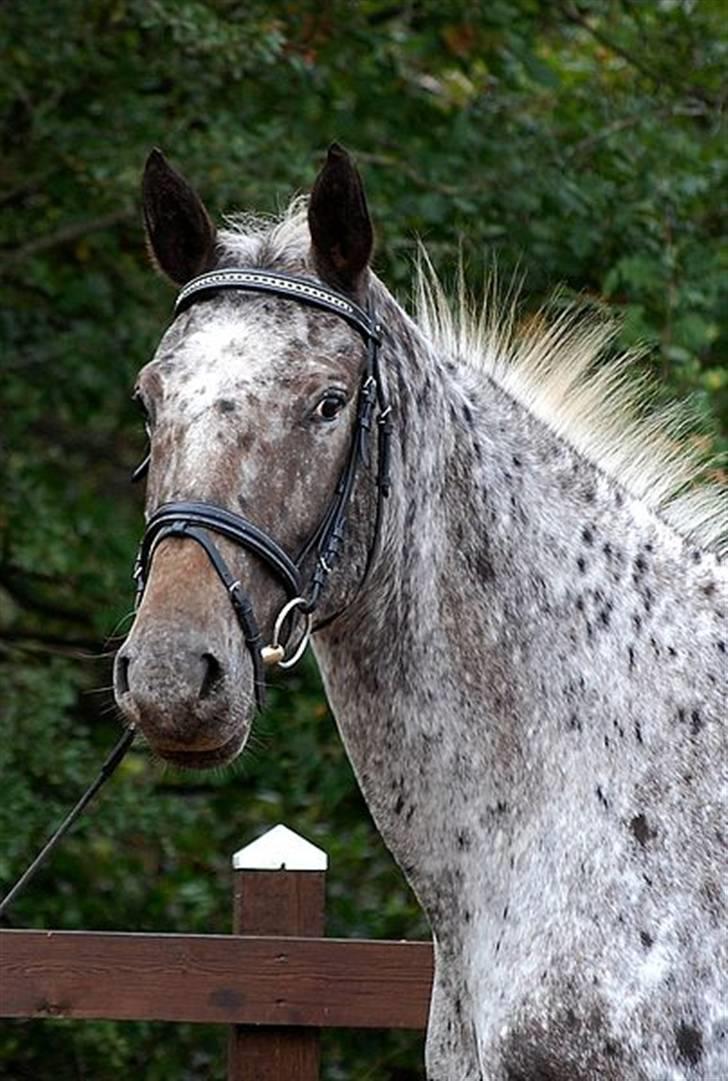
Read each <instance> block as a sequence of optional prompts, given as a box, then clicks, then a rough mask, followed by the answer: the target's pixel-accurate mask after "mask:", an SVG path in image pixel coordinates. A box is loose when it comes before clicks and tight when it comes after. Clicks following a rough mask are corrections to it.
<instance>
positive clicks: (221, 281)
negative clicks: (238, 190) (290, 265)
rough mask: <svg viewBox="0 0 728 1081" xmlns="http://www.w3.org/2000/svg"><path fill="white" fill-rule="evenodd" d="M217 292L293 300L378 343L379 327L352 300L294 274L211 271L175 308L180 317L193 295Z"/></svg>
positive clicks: (187, 290) (182, 294)
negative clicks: (243, 292) (339, 320)
mask: <svg viewBox="0 0 728 1081" xmlns="http://www.w3.org/2000/svg"><path fill="white" fill-rule="evenodd" d="M217 289H244V290H246V291H250V292H253V293H274V294H275V295H276V296H279V297H280V296H283V297H290V298H291V299H292V300H298V301H300V302H301V303H303V304H310V305H312V306H313V307H315V308H323V310H324V311H329V312H332V313H333V314H334V315H338V316H341V318H342V319H345V320H346V321H347V323H349V324H350V326H352V327H354V329H355V330H358V331H359V333H360V334H361V335H362V337H363V338H364V340H365V341H369V340H370V339H372V338H373V339H375V340H377V341H378V340H379V333H378V327H377V326H376V325H375V324H374V322H373V321H372V319H370V317H369V314H368V313H367V312H366V311H365V310H364V309H363V308H361V307H360V306H359V305H358V304H356V303H355V302H354V301H353V300H349V298H348V297H346V296H344V294H343V293H339V292H338V291H337V290H336V289H330V288H329V287H328V286H325V285H319V284H318V283H317V282H313V281H311V280H310V279H308V278H297V277H295V276H294V275H291V274H276V273H275V272H274V271H271V270H246V269H245V268H243V267H233V268H231V269H229V270H212V271H210V272H209V273H207V274H200V275H199V276H198V277H197V278H193V279H192V281H189V282H188V283H187V285H185V286H184V288H182V289H181V290H180V292H179V293H178V295H177V300H176V302H175V306H174V313H175V315H178V314H179V312H180V311H182V310H183V308H185V307H186V306H187V303H188V301H189V300H190V299H191V297H193V296H197V295H198V294H200V293H209V292H213V291H215V290H217Z"/></svg>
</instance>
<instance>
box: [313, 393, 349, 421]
mask: <svg viewBox="0 0 728 1081" xmlns="http://www.w3.org/2000/svg"><path fill="white" fill-rule="evenodd" d="M345 405H346V398H345V397H344V395H343V394H326V395H324V397H323V398H322V399H321V401H320V402H319V403H318V405H317V406H316V408H315V409H314V416H315V417H316V418H317V419H318V420H335V419H336V417H337V416H338V415H339V413H340V412H341V410H342V409H343V408H344V406H345Z"/></svg>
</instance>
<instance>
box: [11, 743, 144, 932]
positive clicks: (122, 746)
mask: <svg viewBox="0 0 728 1081" xmlns="http://www.w3.org/2000/svg"><path fill="white" fill-rule="evenodd" d="M135 735H136V729H135V728H134V727H133V726H132V727H131V728H127V730H126V732H125V733H124V735H123V736H122V737H121V739H120V740H119V742H118V743H117V744H116V746H115V747H114V749H113V750H112V751H111V753H110V754H109V756H108V758H107V759H106V761H105V762H104V764H103V765H102V767H101V769H100V770H99V775H98V777H97V778H96V780H95V781H94V782H93V784H91V785H89V787H88V788H87V789H86V791H85V792H84V794H83V795H82V796H81V799H80V800H79V801H78V803H77V804H76V806H75V807H74V808H73V809H72V810H71V811H70V812H69V813H68V814H67V815H66V817H65V818H64V819H63V821H62V822H61V824H60V826H59V827H58V829H57V830H56V831H55V833H54V834H53V835H52V836H51V837H50V838H49V839H48V840H47V841H46V843H45V844H44V845H43V848H42V849H41V850H40V852H39V853H38V855H37V856H36V857H35V859H34V860H33V862H32V863H31V865H30V866H29V867H28V868H27V870H25V871H24V872H23V874H22V875H21V876H20V878H19V879H18V881H17V882H16V883H15V885H14V886H13V888H12V889H11V890H10V892H9V893H7V894H6V895H5V897H3V899H2V901H0V917H2V916H4V915H5V913H6V912H7V910H8V909H9V908H10V905H11V904H12V903H13V901H14V900H15V898H16V897H17V896H18V894H19V893H20V892H21V890H23V889H24V887H25V886H27V885H28V883H29V882H30V880H31V878H33V876H34V875H35V873H36V871H37V870H38V868H39V867H40V866H41V864H43V863H45V861H46V860H47V859H48V857H49V856H50V854H51V852H52V851H53V849H54V848H55V847H56V845H57V844H58V842H59V841H60V840H61V838H62V837H63V836H64V834H65V833H67V832H68V830H69V829H70V828H71V826H72V825H73V823H74V822H75V821H76V819H77V818H78V816H79V815H80V814H81V812H82V811H83V810H84V808H85V807H87V806H88V804H89V803H90V802H91V800H92V799H93V798H94V796H95V795H96V793H97V792H98V790H99V789H100V788H101V787H102V785H104V784H106V782H107V781H108V779H109V777H111V775H112V773H113V772H114V771H115V770H116V768H117V766H118V765H119V763H120V762H121V761H122V759H123V758H124V755H125V754H126V752H127V751H128V750H129V748H130V747H131V745H132V743H133V742H134V736H135Z"/></svg>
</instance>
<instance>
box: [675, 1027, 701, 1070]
mask: <svg viewBox="0 0 728 1081" xmlns="http://www.w3.org/2000/svg"><path fill="white" fill-rule="evenodd" d="M675 1043H676V1044H677V1057H678V1060H679V1061H680V1060H681V1061H682V1062H689V1063H690V1065H691V1066H695V1065H697V1063H698V1062H700V1060H701V1058H702V1057H703V1034H702V1033H701V1031H700V1029H699V1028H696V1027H695V1025H688V1024H686V1023H685V1021H681V1022H680V1024H679V1025H678V1026H677V1028H676V1029H675Z"/></svg>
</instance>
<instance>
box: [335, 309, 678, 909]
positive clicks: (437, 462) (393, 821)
mask: <svg viewBox="0 0 728 1081" xmlns="http://www.w3.org/2000/svg"><path fill="white" fill-rule="evenodd" d="M394 318H395V313H392V312H390V313H388V322H389V324H390V325H391V323H392V321H393V320H394ZM397 319H398V322H397V331H398V333H397V335H396V339H397V343H398V348H391V347H390V349H389V350H387V351H385V353H384V355H383V367H384V370H385V371H386V372H387V376H388V379H389V382H390V390H391V393H392V398H393V401H394V416H395V418H396V431H397V433H398V436H397V439H396V441H395V447H394V453H393V463H392V470H393V493H392V496H391V498H390V500H389V501H388V505H387V508H386V519H385V530H384V537H383V546H382V551H381V555H380V558H379V561H378V565H377V568H376V570H375V572H374V573H373V574H372V576H371V578H370V582H369V585H368V588H367V590H366V592H365V593H364V595H363V596H362V597H360V598H359V599H358V601H357V603H356V604H354V605H352V607H351V609H350V610H349V611H348V612H347V614H346V615H345V616H344V617H342V618H341V619H340V620H337V621H335V622H334V623H333V624H332V625H331V627H330V628H329V629H328V630H327V631H326V632H324V633H323V634H322V635H321V636H319V640H318V642H317V646H316V652H317V656H318V658H319V661H320V666H321V669H322V674H323V677H324V681H325V683H326V686H327V691H328V694H329V699H330V701H331V704H332V707H333V709H334V713H335V715H336V717H337V722H338V724H339V727H340V730H341V733H342V737H343V739H344V742H345V744H346V746H347V750H348V753H349V757H350V759H351V761H352V764H353V766H354V769H355V771H356V773H357V775H358V778H359V781H360V784H361V786H362V789H363V791H364V794H365V797H366V798H367V802H368V804H369V806H370V810H371V811H372V814H373V816H374V818H375V820H376V822H377V824H378V826H379V828H380V831H381V832H382V834H383V836H384V838H385V841H386V842H387V843H388V845H389V846H390V848H391V849H392V850H393V852H394V854H395V856H396V857H397V859H398V860H399V862H400V864H401V865H402V866H403V868H404V869H405V871H406V872H408V873H409V877H410V880H411V881H412V883H413V885H414V886H415V888H416V890H417V892H418V893H419V895H420V899H421V900H422V901H423V903H424V905H425V908H426V909H427V911H428V914H429V916H430V919H431V920H432V921H433V922H434V923H435V924H437V923H438V919H437V912H438V910H440V909H442V908H446V907H447V906H448V905H452V904H453V897H454V896H456V895H457V894H458V892H459V891H461V890H462V882H463V876H465V879H467V877H468V874H469V872H468V871H467V866H468V863H470V865H471V866H472V865H474V866H475V868H476V870H475V871H474V872H473V873H474V874H475V875H476V877H477V878H478V882H479V887H478V888H479V889H480V890H481V892H482V889H485V891H486V892H490V894H491V896H492V897H493V898H495V897H496V896H497V895H498V893H499V890H500V888H501V886H502V887H503V890H504V892H505V881H506V879H507V877H508V863H509V862H510V861H512V859H513V847H512V846H513V843H514V842H513V839H514V837H515V835H516V832H517V829H519V828H526V829H528V826H527V825H526V826H525V827H524V821H525V820H526V819H527V818H529V817H530V819H531V820H532V821H535V820H536V819H537V818H538V817H539V815H540V817H541V819H542V821H548V817H549V815H550V814H551V811H548V812H545V811H544V807H545V806H551V805H554V801H553V800H552V799H551V797H552V795H553V789H554V786H555V785H556V786H558V785H563V783H564V778H563V773H564V770H565V769H566V770H567V771H568V770H570V769H572V768H573V771H574V773H575V775H578V777H579V778H581V779H582V780H583V783H584V785H585V790H586V787H588V786H590V791H592V790H593V789H594V788H599V787H600V780H599V778H600V777H601V776H602V775H604V776H605V777H608V776H609V775H610V771H611V772H613V763H612V764H611V765H608V764H607V761H606V758H607V756H608V754H609V748H608V744H609V739H610V738H617V735H616V733H615V731H614V728H613V725H614V723H615V721H614V718H615V716H616V714H617V712H618V711H619V710H620V708H622V709H623V714H622V720H621V721H620V722H619V723H620V727H622V726H624V727H626V726H627V724H628V723H629V722H628V720H627V719H626V718H625V713H624V711H627V714H628V713H629V710H628V709H627V704H628V703H629V702H632V698H630V695H632V696H634V693H635V692H634V686H633V683H632V676H633V669H636V668H637V667H638V668H639V677H640V680H641V683H642V692H641V693H642V694H643V695H644V696H645V698H648V697H649V695H650V694H651V693H653V692H654V688H655V686H656V685H657V684H658V682H659V681H662V684H663V685H664V681H665V679H667V678H669V675H668V674H666V673H665V672H664V671H662V670H661V669H660V665H659V663H658V659H659V658H658V654H657V653H656V652H655V650H657V651H658V653H659V650H660V648H661V647H660V646H659V645H658V646H653V647H651V651H650V647H647V648H646V649H643V646H646V643H647V639H648V636H649V630H650V627H655V626H656V625H657V624H658V623H659V621H660V618H661V613H662V614H663V615H664V613H665V612H666V611H667V610H668V609H669V606H670V604H671V602H673V601H674V602H675V605H674V607H677V606H678V605H679V603H680V600H679V598H681V596H682V595H683V593H684V590H685V579H684V574H683V570H684V567H685V566H686V565H687V562H688V561H687V559H686V558H685V553H684V551H683V549H684V545H683V542H682V541H681V540H680V539H679V538H678V537H676V536H675V535H674V534H672V533H671V532H670V531H669V530H668V529H667V528H666V527H665V526H663V525H662V524H661V523H660V522H659V521H658V519H657V518H655V517H654V516H653V515H651V514H650V513H649V512H647V511H643V510H641V509H640V507H639V506H638V505H635V504H634V501H632V500H631V499H630V498H629V497H627V496H626V495H625V493H624V492H623V490H622V489H621V488H620V486H619V485H618V484H616V483H615V482H614V481H612V480H611V479H609V478H608V477H607V476H606V475H604V474H603V473H602V472H600V471H599V470H598V469H597V468H596V467H594V466H593V465H591V464H590V463H589V462H587V461H585V460H584V459H583V458H581V457H580V456H578V455H577V454H576V453H575V452H574V451H573V450H572V449H571V448H570V447H569V446H568V445H567V444H566V443H565V442H563V441H562V440H560V439H559V438H557V437H556V436H555V435H554V434H553V433H552V432H550V431H549V430H548V429H547V428H546V427H545V426H544V425H543V424H542V423H541V422H540V421H537V420H536V419H534V418H533V417H532V416H531V415H530V414H529V413H528V412H527V411H526V410H525V409H524V408H523V407H521V406H520V405H519V404H518V403H516V402H515V401H513V400H512V399H511V398H510V397H509V396H508V395H506V394H505V393H504V392H503V391H502V390H500V388H499V387H497V386H496V385H495V384H494V383H493V382H492V381H491V380H490V379H489V378H488V377H486V376H485V375H483V374H480V373H475V372H473V371H472V370H470V369H467V368H463V367H458V366H457V365H455V364H450V363H448V362H447V361H443V360H441V359H438V358H437V357H436V356H435V355H434V353H433V351H432V349H431V347H429V346H428V345H427V344H426V343H425V342H424V341H423V340H422V339H421V336H420V335H419V332H418V331H417V330H416V328H414V327H413V326H412V324H410V323H409V322H407V321H405V320H404V318H403V317H402V316H401V314H400V315H397ZM658 582H659V583H660V585H659V586H658V585H657V583H658ZM656 633H658V632H657V631H655V632H654V633H653V635H652V637H653V641H656V639H655V637H654V634H656ZM660 633H662V632H660ZM686 633H690V631H689V630H688V631H686ZM676 634H677V632H676ZM670 648H678V644H677V643H675V645H674V646H673V647H670ZM664 649H665V650H666V649H667V645H664ZM585 673H587V675H585ZM587 714H588V715H589V716H587ZM575 732H576V733H577V734H578V735H579V739H578V740H577V739H575V738H574V733H575ZM623 736H624V731H623ZM605 737H606V741H607V744H606V745H605ZM629 737H630V739H632V740H634V739H635V738H636V736H635V733H634V732H632V731H630V732H629ZM639 738H640V739H641V738H642V737H641V735H639ZM626 763H627V758H625V764H620V769H621V770H622V773H623V775H624V773H625V771H627V770H628V769H629V768H631V767H630V766H629V765H628V764H626ZM568 783H571V781H569V782H568ZM580 783H581V781H580ZM602 783H603V782H602ZM605 798H607V797H606V796H605ZM556 804H558V800H557V801H556ZM572 811H573V808H572ZM539 828H544V827H543V826H541V827H539ZM498 836H502V837H503V836H504V837H507V838H508V840H507V842H504V843H503V844H502V845H498V844H495V845H494V843H493V839H494V837H498ZM484 848H487V850H488V851H487V855H486V856H485V857H484V859H483V860H479V859H477V858H476V859H475V861H474V862H473V856H474V853H475V852H476V851H480V852H481V855H482V850H483V849H484ZM484 868H487V869H486V870H484ZM434 876H437V885H433V881H434ZM448 876H449V878H450V879H451V880H452V881H451V882H450V886H445V885H444V884H443V883H444V881H445V880H447V879H448ZM484 876H485V879H487V885H486V886H484V885H483V882H484ZM449 925H450V926H451V925H452V920H450V921H449Z"/></svg>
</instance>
